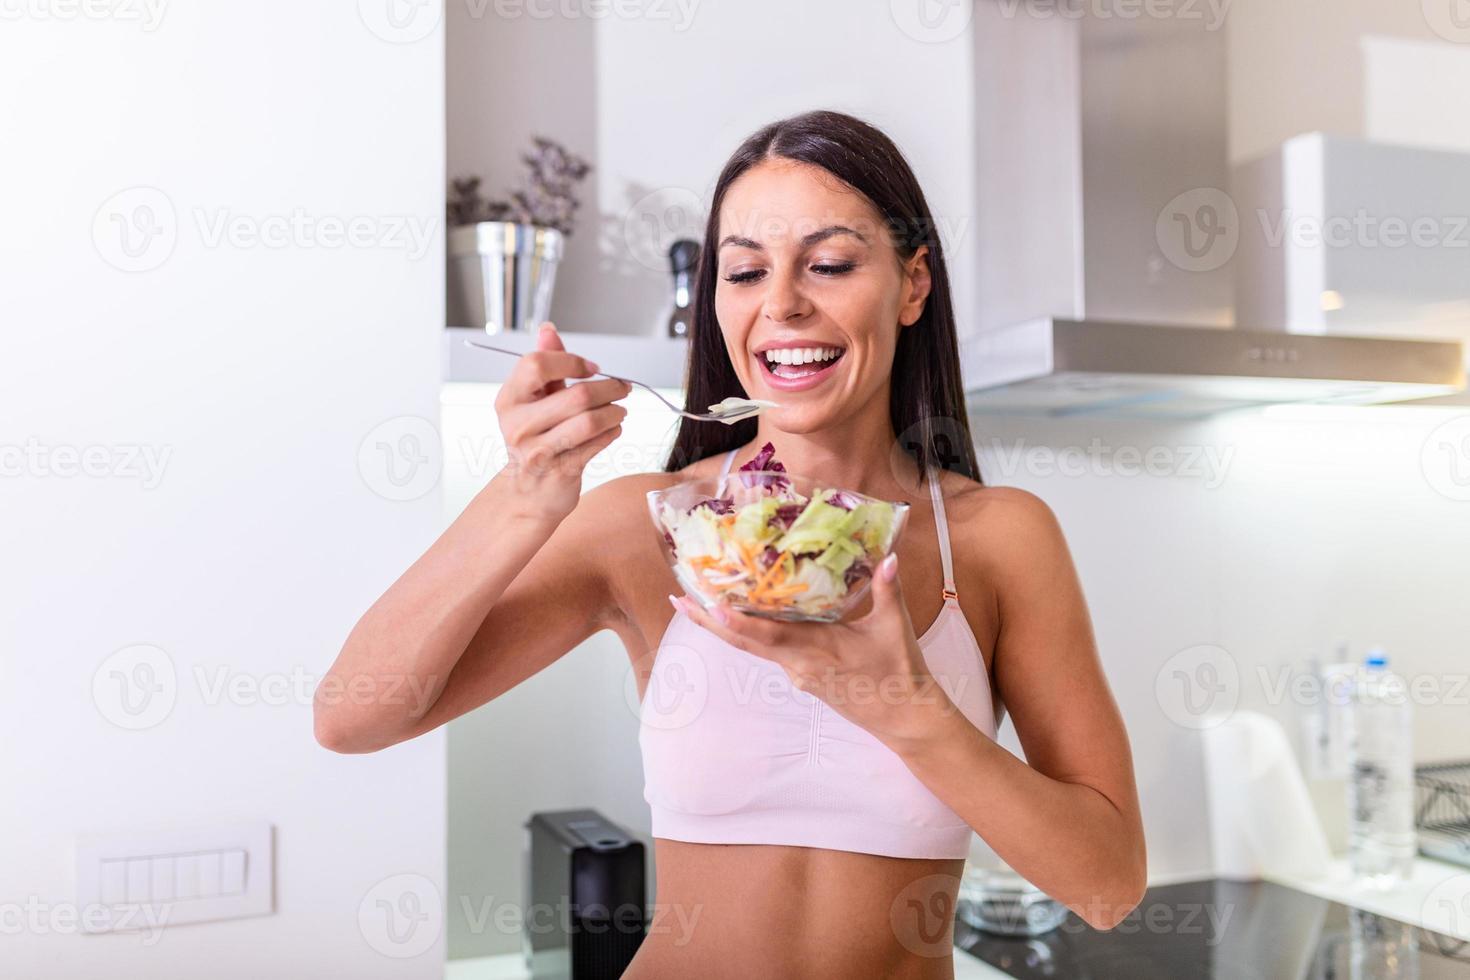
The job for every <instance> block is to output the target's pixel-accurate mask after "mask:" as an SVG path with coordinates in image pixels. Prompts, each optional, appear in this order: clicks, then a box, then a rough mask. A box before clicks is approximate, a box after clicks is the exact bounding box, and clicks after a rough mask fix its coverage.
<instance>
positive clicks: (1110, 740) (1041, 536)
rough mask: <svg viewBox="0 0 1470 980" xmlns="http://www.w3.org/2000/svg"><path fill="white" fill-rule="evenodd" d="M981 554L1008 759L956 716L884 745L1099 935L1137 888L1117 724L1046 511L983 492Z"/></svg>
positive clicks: (1064, 552) (1126, 769) (944, 714)
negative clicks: (995, 621)
mask: <svg viewBox="0 0 1470 980" xmlns="http://www.w3.org/2000/svg"><path fill="white" fill-rule="evenodd" d="M987 495H988V496H989V498H990V499H989V500H988V501H987V502H986V504H985V506H987V507H994V508H996V509H995V511H993V512H992V514H991V515H988V516H987V519H986V520H985V522H984V525H985V528H986V530H985V532H984V540H983V542H981V541H975V542H974V545H973V547H976V548H977V549H979V550H976V551H975V552H973V553H975V554H980V555H985V556H986V559H985V560H986V564H987V568H988V570H989V574H990V575H991V576H992V577H993V583H992V584H993V586H994V591H995V594H996V597H997V602H998V605H999V620H1000V632H999V637H998V639H997V641H996V649H995V655H994V666H993V669H992V673H993V674H994V677H995V684H996V688H997V690H998V692H999V693H1000V695H1001V700H1002V702H1003V703H1004V704H1005V706H1006V708H1007V709H1008V710H1009V711H1010V715H1011V719H1012V721H1013V723H1014V724H1015V726H1016V734H1017V735H1018V736H1019V737H1020V740H1021V747H1022V749H1024V751H1025V753H1026V761H1025V762H1022V761H1021V760H1020V759H1018V758H1016V757H1015V756H1014V755H1012V754H1011V753H1010V752H1008V751H1006V750H1005V749H1003V748H1002V747H1000V746H999V745H997V744H996V743H995V742H993V741H992V740H991V739H990V738H989V737H988V736H987V735H985V734H984V733H983V732H981V731H980V730H979V729H977V728H976V727H975V726H974V725H972V724H970V722H969V721H968V719H966V718H965V717H964V715H962V714H960V713H959V712H958V711H957V710H953V709H949V710H939V711H930V712H928V713H927V719H928V720H927V722H923V721H917V717H918V716H915V718H916V724H915V727H914V728H913V729H911V730H909V731H908V732H906V733H905V734H904V735H903V736H902V737H901V738H896V739H885V741H887V742H888V744H889V745H890V747H891V748H893V749H894V750H895V751H896V752H898V753H899V755H900V756H901V757H902V758H903V759H904V762H905V763H906V764H907V765H908V767H909V769H910V770H911V771H912V772H913V773H914V774H915V775H916V776H918V778H919V779H920V780H921V781H922V782H923V783H924V784H925V785H926V786H928V787H929V789H930V790H931V791H932V792H933V793H934V795H935V796H938V797H939V798H940V799H942V800H943V801H944V802H945V803H946V804H948V805H949V807H950V808H951V809H952V810H954V811H955V812H956V813H957V814H959V815H960V816H961V817H963V818H964V819H965V822H966V823H968V824H969V825H970V826H971V827H973V828H974V830H975V832H976V833H978V834H979V835H980V836H981V837H982V838H984V839H985V842H986V843H987V844H989V845H990V847H991V848H992V849H993V850H994V851H995V852H996V854H998V855H999V856H1000V857H1001V859H1002V860H1004V861H1005V862H1006V863H1007V864H1009V865H1010V866H1011V867H1012V868H1014V869H1015V870H1016V871H1017V872H1018V873H1020V874H1021V875H1022V876H1023V877H1025V878H1026V879H1027V880H1028V881H1030V882H1032V883H1033V884H1035V885H1036V886H1037V887H1038V888H1040V889H1042V890H1043V891H1045V892H1046V893H1047V894H1049V895H1051V896H1052V897H1053V898H1055V899H1057V900H1058V901H1060V902H1062V903H1063V904H1064V905H1066V906H1067V907H1068V908H1070V909H1072V911H1074V912H1076V913H1077V914H1078V915H1080V916H1081V917H1082V918H1083V919H1085V920H1086V921H1087V922H1088V924H1089V925H1092V926H1093V927H1095V928H1098V929H1110V928H1112V927H1113V926H1114V925H1116V924H1117V923H1118V922H1119V921H1121V920H1122V919H1123V917H1124V916H1126V915H1127V914H1128V913H1129V912H1130V911H1131V910H1132V909H1133V908H1134V906H1136V905H1137V904H1138V902H1139V900H1140V899H1141V897H1142V895H1143V890H1144V887H1145V884H1146V879H1147V860H1146V854H1145V849H1144V841H1143V821H1142V817H1141V815H1140V813H1139V807H1138V793H1137V789H1136V788H1135V785H1134V778H1133V757H1132V753H1131V751H1130V749H1129V745H1128V733H1127V732H1126V731H1125V729H1124V727H1123V718H1122V715H1121V714H1120V713H1119V711H1118V706H1117V704H1116V703H1115V702H1114V700H1113V696H1112V693H1111V692H1110V691H1109V689H1108V683H1107V679H1106V678H1105V677H1104V676H1103V670H1102V664H1101V662H1100V660H1099V659H1098V653H1097V643H1096V641H1095V640H1094V638H1093V634H1092V622H1091V618H1090V616H1089V615H1088V611H1087V604H1086V602H1085V600H1084V599H1083V595H1082V587H1081V584H1080V582H1079V581H1078V578H1077V572H1076V569H1075V568H1074V567H1073V564H1072V558H1071V554H1070V553H1069V551H1068V549H1067V544H1066V541H1065V539H1064V538H1063V536H1062V530H1061V527H1060V525H1059V524H1058V523H1057V520H1056V517H1055V515H1053V514H1052V512H1051V509H1050V508H1049V507H1047V505H1046V504H1045V503H1044V502H1042V501H1041V500H1040V499H1039V498H1037V497H1035V496H1034V495H1032V494H1030V493H1027V492H1025V491H1022V490H1013V489H992V490H990V491H987Z"/></svg>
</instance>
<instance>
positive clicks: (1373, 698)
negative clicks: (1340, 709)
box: [1347, 650, 1418, 888]
mask: <svg viewBox="0 0 1470 980" xmlns="http://www.w3.org/2000/svg"><path fill="white" fill-rule="evenodd" d="M1347 727H1348V765H1349V773H1348V834H1349V840H1348V860H1349V863H1350V864H1351V866H1352V870H1353V873H1354V875H1356V876H1357V877H1358V878H1359V879H1360V880H1362V881H1363V882H1364V883H1365V884H1369V885H1373V886H1377V887H1380V888H1392V887H1394V886H1396V885H1398V884H1401V883H1403V882H1404V881H1407V880H1408V878H1409V876H1410V875H1411V874H1412V873H1413V869H1414V855H1415V853H1416V852H1417V850H1418V843H1417V839H1416V837H1415V834H1414V754H1413V744H1412V739H1413V707H1412V706H1411V705H1410V703H1409V698H1408V691H1407V690H1406V689H1405V686H1404V682H1403V680H1402V679H1401V678H1400V677H1398V676H1397V675H1395V674H1393V673H1391V672H1390V671H1389V670H1388V658H1387V657H1386V656H1384V655H1383V651H1381V650H1373V651H1371V652H1370V653H1369V654H1368V657H1367V659H1366V660H1365V661H1364V663H1363V669H1362V670H1361V671H1360V672H1359V675H1358V680H1357V683H1356V684H1355V685H1354V696H1353V704H1352V709H1351V711H1349V712H1348V726H1347Z"/></svg>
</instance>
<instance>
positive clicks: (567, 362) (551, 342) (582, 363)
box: [511, 320, 597, 397]
mask: <svg viewBox="0 0 1470 980" xmlns="http://www.w3.org/2000/svg"><path fill="white" fill-rule="evenodd" d="M543 351H545V352H549V353H551V354H557V353H561V354H565V353H566V346H565V345H564V344H562V342H561V334H559V333H557V330H556V324H554V323H552V322H551V321H550V320H547V321H546V322H545V323H543V324H541V327H540V329H539V330H538V332H537V334H536V352H535V353H533V354H527V355H526V356H525V357H523V358H521V363H520V364H518V365H516V368H517V370H520V371H522V372H523V373H525V374H528V375H530V376H531V377H530V378H528V379H527V381H526V383H527V384H528V385H533V387H531V388H530V389H529V391H528V392H527V394H528V396H530V397H536V396H537V395H549V394H551V393H552V392H553V391H560V390H561V389H562V388H565V387H566V383H565V380H564V379H566V378H585V377H587V375H589V374H592V373H593V372H594V371H596V370H597V365H595V364H592V363H591V362H590V361H587V359H586V358H578V357H576V355H568V356H567V357H554V356H552V357H546V356H542V355H541V352H543ZM573 358H575V360H573ZM527 361H530V362H531V363H530V366H529V367H525V364H526V362H527ZM570 372H576V373H570ZM511 376H512V377H514V376H515V372H512V375H511ZM538 382H539V383H538Z"/></svg>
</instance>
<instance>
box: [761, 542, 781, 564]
mask: <svg viewBox="0 0 1470 980" xmlns="http://www.w3.org/2000/svg"><path fill="white" fill-rule="evenodd" d="M780 557H781V552H779V551H777V550H776V549H775V548H772V547H771V546H770V545H766V550H765V551H762V552H761V565H762V566H764V567H766V568H770V567H771V566H772V565H774V564H776V561H777V560H778V559H779V558H780Z"/></svg>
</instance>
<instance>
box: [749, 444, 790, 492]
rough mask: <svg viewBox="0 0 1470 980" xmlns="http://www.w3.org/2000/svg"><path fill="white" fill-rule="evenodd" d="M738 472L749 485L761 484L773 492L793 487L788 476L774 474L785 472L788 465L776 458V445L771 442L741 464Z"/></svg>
mask: <svg viewBox="0 0 1470 980" xmlns="http://www.w3.org/2000/svg"><path fill="white" fill-rule="evenodd" d="M761 471H765V472H761ZM738 472H740V474H741V476H740V482H741V483H743V484H745V485H746V486H747V487H755V486H760V487H765V488H766V489H768V490H770V491H772V492H780V491H783V490H787V489H789V488H790V487H791V481H790V480H788V479H787V478H786V477H784V476H776V475H774V474H777V473H785V472H786V467H785V466H783V465H782V464H781V463H780V462H778V461H777V460H776V447H775V446H773V445H771V444H770V443H769V442H768V443H766V444H765V445H764V446H762V447H761V449H760V452H758V453H756V454H755V458H754V459H752V460H751V461H750V462H748V463H746V464H745V465H744V466H741V467H740V468H739V470H738ZM747 474H749V475H747ZM756 474H759V475H756Z"/></svg>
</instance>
